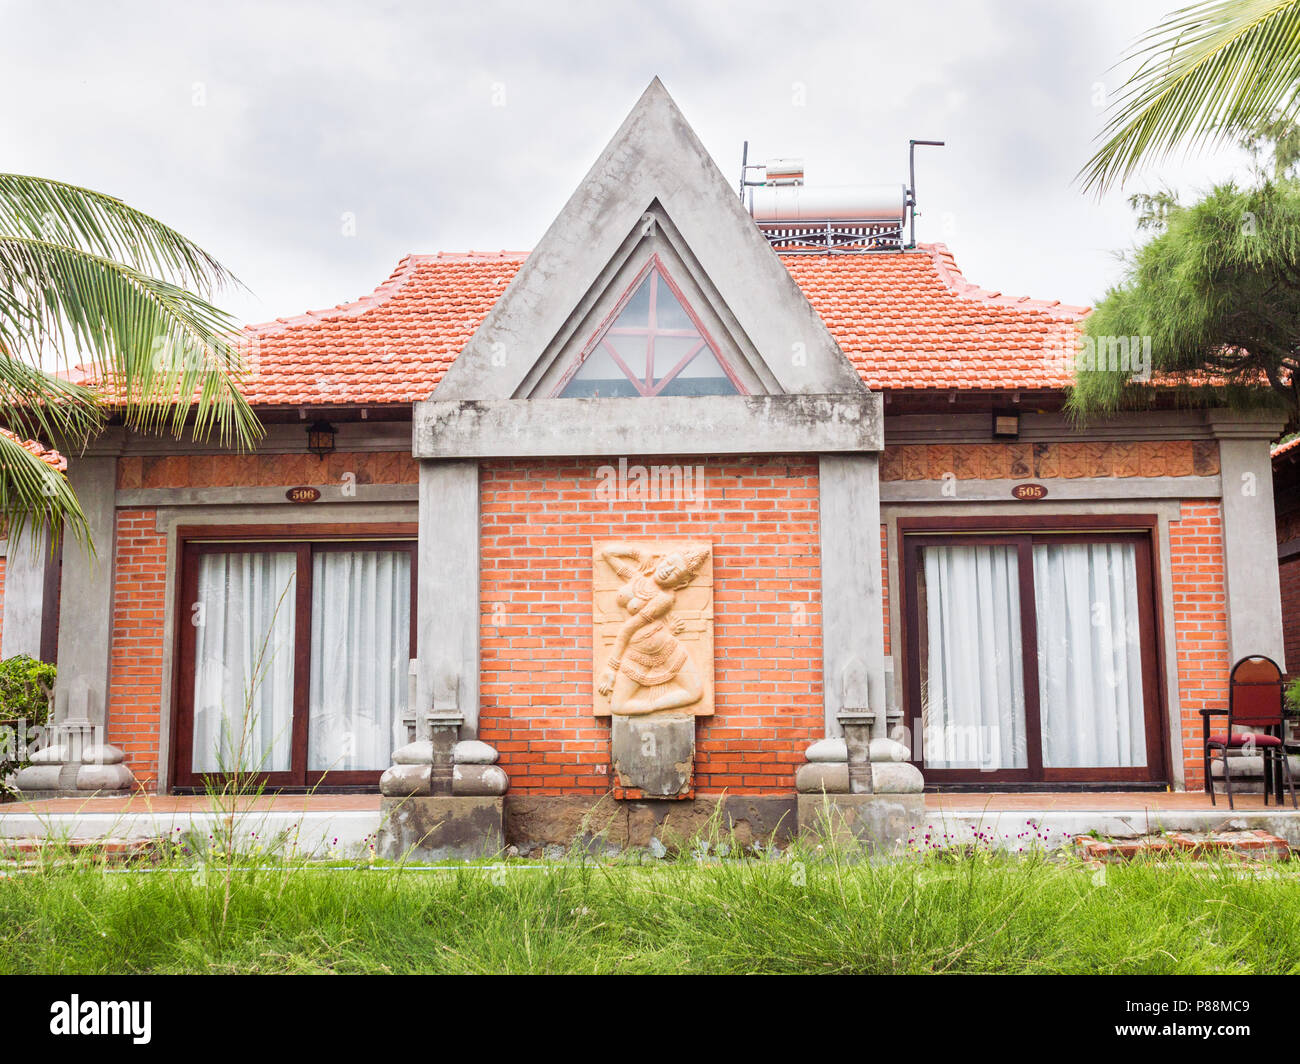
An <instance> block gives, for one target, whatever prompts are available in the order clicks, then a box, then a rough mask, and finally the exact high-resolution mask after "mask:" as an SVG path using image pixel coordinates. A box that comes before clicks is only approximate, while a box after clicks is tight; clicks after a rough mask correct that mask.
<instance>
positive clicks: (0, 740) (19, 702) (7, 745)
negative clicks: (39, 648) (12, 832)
mask: <svg viewBox="0 0 1300 1064" xmlns="http://www.w3.org/2000/svg"><path fill="white" fill-rule="evenodd" d="M54 672H55V670H54V666H53V665H51V664H50V663H49V662H47V661H37V660H36V659H35V658H31V657H28V656H27V655H26V654H19V655H17V656H16V657H12V658H8V659H7V660H5V661H0V727H2V728H4V734H0V796H2V795H4V794H5V793H6V792H7V791H8V789H9V788H8V787H7V786H6V785H5V782H4V781H5V778H6V777H7V776H9V775H10V774H12V773H14V772H17V771H18V770H19V769H20V768H22V767H23V766H24V765H25V764H26V763H27V761H26V759H25V758H20V757H19V749H20V746H21V744H20V743H19V742H18V738H19V737H18V735H17V734H16V733H15V731H14V726H15V724H16V722H18V721H22V722H23V724H24V726H25V727H26V729H27V735H26V739H27V741H28V742H30V741H31V740H32V738H33V737H34V736H33V734H32V732H33V729H35V728H39V727H42V726H43V725H45V724H46V723H47V722H48V720H49V718H50V702H51V699H52V698H53V696H54Z"/></svg>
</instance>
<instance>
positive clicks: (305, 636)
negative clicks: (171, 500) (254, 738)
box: [171, 523, 419, 791]
mask: <svg viewBox="0 0 1300 1064" xmlns="http://www.w3.org/2000/svg"><path fill="white" fill-rule="evenodd" d="M417 530H418V526H417V525H414V524H406V523H403V524H395V525H327V526H315V527H312V526H295V525H278V526H260V527H256V526H240V525H235V526H211V527H209V526H195V527H189V528H181V529H180V530H179V533H178V539H179V547H180V550H179V553H180V558H181V572H180V579H179V580H178V581H177V589H176V595H177V599H176V605H177V608H176V614H175V616H176V627H177V631H176V646H177V654H176V666H175V669H174V674H175V675H174V677H173V701H172V705H173V706H174V707H175V709H174V711H173V719H174V721H175V727H174V728H173V729H172V742H171V764H172V789H173V790H176V791H188V790H203V789H204V788H205V787H206V786H207V782H208V781H209V780H212V781H215V782H217V784H218V785H220V784H221V783H223V782H225V781H226V780H228V778H229V777H226V776H222V775H220V774H213V773H204V772H195V771H194V769H193V748H194V664H195V651H196V643H197V632H196V630H195V628H194V626H193V625H192V624H189V623H187V622H188V618H189V616H190V605H191V604H192V603H194V602H195V601H197V595H198V572H199V557H200V555H202V554H205V553H233V552H238V551H241V550H246V551H267V552H280V553H290V552H293V553H296V555H297V581H296V585H295V589H294V591H295V594H294V609H295V623H294V695H293V717H292V724H291V727H292V747H291V762H290V768H289V769H288V770H287V771H280V772H260V773H249V774H248V775H246V776H245V777H243V778H244V779H245V780H248V781H250V782H256V783H258V784H262V785H264V786H266V787H267V788H268V789H270V790H276V791H295V790H307V789H311V790H317V789H319V790H324V791H330V790H367V791H369V790H374V789H375V788H376V787H377V786H378V785H379V777H380V776H381V775H382V774H383V770H382V769H379V770H367V771H351V772H341V771H334V770H326V771H320V770H309V769H308V767H307V763H308V761H307V758H308V739H309V735H308V727H309V724H310V717H309V699H310V694H311V692H310V685H311V591H312V557H313V555H314V554H316V553H320V552H324V551H343V550H356V549H366V550H390V551H400V550H405V551H407V552H409V554H410V557H411V610H410V615H411V639H410V654H411V656H412V657H414V656H415V646H416V630H417V617H416V599H417V594H416V592H417V587H418V583H419V580H418V571H417V565H418V560H419V557H418V555H419V552H418V551H417V550H416V534H417Z"/></svg>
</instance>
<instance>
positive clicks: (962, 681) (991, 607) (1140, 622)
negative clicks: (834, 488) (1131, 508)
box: [904, 532, 1165, 784]
mask: <svg viewBox="0 0 1300 1064" xmlns="http://www.w3.org/2000/svg"><path fill="white" fill-rule="evenodd" d="M904 566H905V579H906V589H907V598H906V617H907V628H906V637H907V639H906V644H907V647H908V648H909V649H908V669H907V673H906V676H907V689H908V690H907V695H908V705H909V710H910V712H909V717H910V718H911V719H910V720H909V724H910V726H911V727H912V729H913V743H914V746H916V747H917V748H919V751H920V755H919V757H918V761H919V762H920V764H921V766H922V768H923V770H924V771H925V773H926V777H927V779H930V780H931V781H933V782H935V783H943V782H945V781H949V782H985V783H990V784H996V783H999V782H1023V783H1032V782H1037V781H1042V782H1051V781H1059V782H1087V781H1097V782H1106V781H1121V780H1131V781H1135V782H1137V781H1154V780H1158V779H1161V778H1163V776H1164V772H1165V769H1164V757H1163V741H1162V736H1161V719H1160V718H1161V715H1160V713H1159V684H1158V676H1157V673H1156V667H1157V658H1156V655H1155V641H1156V633H1155V625H1154V603H1153V599H1152V595H1153V589H1152V585H1151V554H1150V538H1149V536H1146V535H1143V534H1140V533H1119V532H1116V533H1105V534H1097V535H1092V534H1081V533H1038V534H1019V535H1016V534H1003V535H996V534H987V533H966V534H961V535H939V534H928V533H927V534H908V535H904Z"/></svg>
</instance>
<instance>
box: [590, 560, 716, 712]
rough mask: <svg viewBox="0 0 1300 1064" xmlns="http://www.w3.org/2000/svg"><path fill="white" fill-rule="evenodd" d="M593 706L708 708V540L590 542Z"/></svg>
mask: <svg viewBox="0 0 1300 1064" xmlns="http://www.w3.org/2000/svg"><path fill="white" fill-rule="evenodd" d="M593 554H594V557H593V567H594V572H593V581H592V583H593V599H594V615H593V627H594V638H593V640H592V643H593V648H594V650H593V653H594V666H595V668H594V678H595V703H596V704H595V712H596V715H598V716H605V715H607V714H613V715H614V716H637V715H642V714H647V713H668V712H670V711H676V712H677V713H678V715H681V714H689V715H695V716H703V715H708V714H711V713H712V712H713V549H712V545H711V544H710V543H708V542H701V541H669V542H664V541H659V542H652V543H626V542H617V543H597V544H596V545H595V546H594V550H593Z"/></svg>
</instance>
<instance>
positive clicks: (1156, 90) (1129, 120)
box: [1078, 0, 1300, 193]
mask: <svg viewBox="0 0 1300 1064" xmlns="http://www.w3.org/2000/svg"><path fill="white" fill-rule="evenodd" d="M1125 60H1127V61H1130V62H1135V63H1137V69H1136V70H1135V71H1134V72H1133V74H1132V75H1131V76H1130V77H1129V78H1128V80H1127V81H1126V82H1125V83H1124V85H1123V87H1122V88H1121V89H1120V92H1119V95H1118V97H1117V98H1116V100H1115V102H1114V103H1113V104H1112V105H1111V109H1110V110H1111V116H1110V119H1109V120H1108V122H1107V124H1106V127H1105V128H1104V129H1103V130H1102V132H1101V133H1100V135H1099V137H1098V139H1100V140H1104V143H1103V144H1102V146H1101V148H1099V149H1098V151H1097V154H1095V155H1094V156H1093V157H1092V158H1091V159H1089V160H1088V162H1087V163H1086V164H1084V167H1083V169H1082V170H1080V171H1079V175H1078V176H1079V177H1080V178H1081V179H1082V180H1083V186H1084V188H1085V189H1094V190H1096V191H1097V192H1099V193H1100V192H1104V191H1105V190H1106V189H1108V188H1110V187H1112V186H1113V185H1114V184H1116V183H1117V182H1119V183H1122V182H1123V181H1125V180H1126V179H1127V178H1128V177H1129V176H1131V175H1132V174H1133V173H1134V171H1136V170H1137V169H1138V167H1139V166H1140V165H1141V164H1142V163H1144V162H1147V161H1150V160H1154V159H1160V158H1164V157H1166V156H1168V155H1169V154H1170V152H1172V151H1173V149H1174V148H1175V147H1177V146H1178V145H1180V144H1185V145H1187V147H1188V148H1189V149H1191V148H1203V147H1206V146H1208V145H1217V144H1223V143H1226V142H1228V141H1229V140H1231V139H1233V138H1234V137H1237V136H1240V135H1241V134H1243V133H1248V132H1249V131H1251V130H1254V129H1257V128H1258V127H1259V126H1260V125H1261V124H1263V123H1266V122H1270V121H1271V122H1276V123H1280V124H1281V125H1288V124H1290V123H1292V122H1294V121H1295V119H1296V117H1297V114H1300V95H1298V94H1297V89H1298V88H1300V0H1209V2H1202V3H1198V4H1193V5H1191V6H1189V7H1184V8H1181V9H1179V10H1177V11H1174V12H1173V13H1171V14H1170V15H1169V16H1168V17H1167V18H1166V19H1165V20H1164V21H1163V22H1162V23H1160V24H1159V25H1158V26H1156V27H1155V28H1154V29H1152V30H1151V31H1150V32H1149V33H1147V34H1146V35H1145V36H1144V37H1141V38H1140V39H1139V40H1138V41H1137V43H1136V44H1134V45H1133V47H1132V48H1131V49H1130V50H1129V52H1128V53H1127V54H1126V56H1125Z"/></svg>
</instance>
